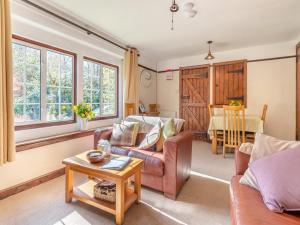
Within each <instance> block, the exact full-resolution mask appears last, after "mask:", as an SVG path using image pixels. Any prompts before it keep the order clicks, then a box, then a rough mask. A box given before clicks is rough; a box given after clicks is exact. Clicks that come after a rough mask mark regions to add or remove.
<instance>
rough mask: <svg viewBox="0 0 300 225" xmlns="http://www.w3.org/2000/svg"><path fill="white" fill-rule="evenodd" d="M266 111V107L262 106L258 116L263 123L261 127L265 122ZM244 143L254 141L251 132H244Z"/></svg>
mask: <svg viewBox="0 0 300 225" xmlns="http://www.w3.org/2000/svg"><path fill="white" fill-rule="evenodd" d="M267 110H268V105H267V104H264V106H263V110H262V113H261V116H260V119H261V120H262V121H263V125H264V124H265V121H266V116H267ZM246 141H247V142H251V143H254V141H255V133H253V132H251V133H248V132H246Z"/></svg>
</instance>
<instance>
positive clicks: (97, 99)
mask: <svg viewBox="0 0 300 225" xmlns="http://www.w3.org/2000/svg"><path fill="white" fill-rule="evenodd" d="M92 103H98V104H99V103H100V91H95V90H93V91H92Z"/></svg>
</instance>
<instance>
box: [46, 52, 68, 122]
mask: <svg viewBox="0 0 300 225" xmlns="http://www.w3.org/2000/svg"><path fill="white" fill-rule="evenodd" d="M73 72H74V71H73V57H72V56H69V55H66V54H63V53H58V52H53V51H47V103H52V104H48V105H47V120H48V121H55V120H57V121H58V120H70V119H72V118H73V113H72V103H73V91H74V90H73ZM53 103H55V104H53Z"/></svg>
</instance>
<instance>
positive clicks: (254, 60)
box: [157, 55, 299, 73]
mask: <svg viewBox="0 0 300 225" xmlns="http://www.w3.org/2000/svg"><path fill="white" fill-rule="evenodd" d="M297 56H299V55H288V56H280V57H274V58H264V59H253V60H247V63H252V62H262V61H270V60H278V59H289V58H296V57H297ZM209 67H213V64H209ZM183 68H184V67H183ZM179 70H180V68H176V69H166V70H160V71H157V73H168V72H176V71H179Z"/></svg>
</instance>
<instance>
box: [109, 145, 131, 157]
mask: <svg viewBox="0 0 300 225" xmlns="http://www.w3.org/2000/svg"><path fill="white" fill-rule="evenodd" d="M129 152H130V148H126V147H122V146H111V153H112V154H116V155H126V156H127V155H128V153H129Z"/></svg>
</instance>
